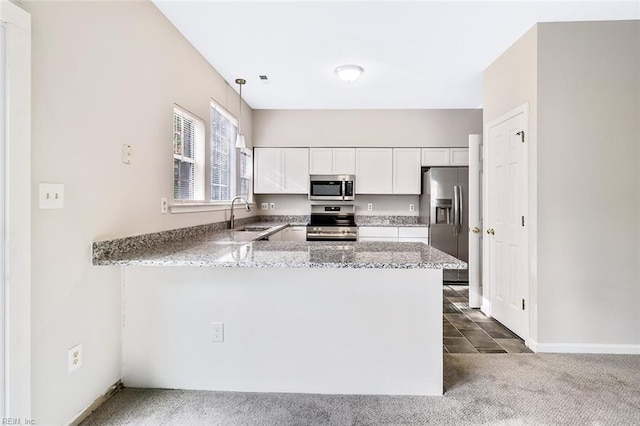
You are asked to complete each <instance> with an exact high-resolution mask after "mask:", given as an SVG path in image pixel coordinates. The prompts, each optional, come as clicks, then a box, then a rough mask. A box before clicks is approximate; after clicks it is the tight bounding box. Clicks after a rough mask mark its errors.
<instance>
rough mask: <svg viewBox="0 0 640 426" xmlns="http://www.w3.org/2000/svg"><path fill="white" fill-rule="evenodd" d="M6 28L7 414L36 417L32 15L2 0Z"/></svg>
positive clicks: (0, 16)
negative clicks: (33, 384) (33, 396)
mask: <svg viewBox="0 0 640 426" xmlns="http://www.w3.org/2000/svg"><path fill="white" fill-rule="evenodd" d="M0 20H2V21H3V23H4V25H5V28H6V32H5V46H6V49H5V68H4V69H5V76H6V86H5V88H6V91H5V97H4V102H5V106H6V108H5V111H4V119H5V123H6V127H5V129H4V138H5V144H4V164H3V169H4V187H3V192H4V197H5V203H4V223H3V225H4V227H5V235H4V250H5V252H4V265H5V274H4V282H3V286H4V288H3V291H4V299H5V300H4V306H3V308H4V309H3V310H2V311H3V314H4V317H3V322H4V324H3V325H4V341H3V342H2V345H3V351H4V352H3V353H4V364H3V365H2V366H1V368H2V369H3V374H4V383H3V394H4V395H3V397H4V400H3V411H4V412H3V413H2V416H3V417H6V418H26V419H30V418H31V15H30V14H29V13H27V12H26V11H24V10H23V9H21V8H20V7H19V6H17V5H15V4H13V3H11V2H7V1H3V2H0Z"/></svg>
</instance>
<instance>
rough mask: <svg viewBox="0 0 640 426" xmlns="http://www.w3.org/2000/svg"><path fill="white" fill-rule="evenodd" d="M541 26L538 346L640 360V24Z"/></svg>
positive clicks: (630, 22) (602, 23)
mask: <svg viewBox="0 0 640 426" xmlns="http://www.w3.org/2000/svg"><path fill="white" fill-rule="evenodd" d="M538 28H539V29H538V47H539V52H538V102H539V104H538V132H539V133H538V167H539V168H538V215H539V219H538V227H539V228H538V230H539V234H538V262H539V263H538V279H539V282H540V291H539V306H540V308H539V311H538V315H539V339H540V342H544V343H550V344H566V343H568V344H577V343H583V344H606V345H636V346H635V347H636V350H637V351H638V352H639V353H640V272H639V269H638V268H639V263H638V256H639V255H640V247H639V243H640V239H639V238H638V235H639V232H640V196H639V191H640V184H639V170H640V167H639V165H640V164H639V157H638V155H639V150H638V149H639V146H640V137H639V136H638V135H640V105H639V104H640V21H626V22H625V21H621V22H592V23H563V24H540V25H539V27H538Z"/></svg>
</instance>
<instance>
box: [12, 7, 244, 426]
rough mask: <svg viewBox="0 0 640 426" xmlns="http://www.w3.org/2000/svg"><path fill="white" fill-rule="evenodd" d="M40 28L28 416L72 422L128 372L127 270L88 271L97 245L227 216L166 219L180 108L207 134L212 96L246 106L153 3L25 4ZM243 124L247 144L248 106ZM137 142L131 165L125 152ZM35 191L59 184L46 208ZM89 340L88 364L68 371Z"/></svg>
mask: <svg viewBox="0 0 640 426" xmlns="http://www.w3.org/2000/svg"><path fill="white" fill-rule="evenodd" d="M24 7H25V9H27V10H28V11H29V12H30V13H31V15H32V24H33V54H32V64H33V75H32V86H33V92H32V93H33V94H32V104H33V110H32V116H33V121H32V136H33V137H32V175H31V177H32V185H31V190H32V198H31V199H32V204H33V206H34V207H33V209H32V215H33V217H32V247H33V250H32V260H33V268H32V273H33V292H32V294H33V297H32V308H33V310H32V311H33V316H32V341H33V348H32V353H33V363H32V369H33V380H32V385H33V394H32V395H33V396H32V398H33V411H32V415H33V418H34V419H35V420H36V421H37V423H38V424H41V425H42V424H62V423H66V422H68V421H70V420H71V419H72V418H73V417H74V416H75V415H76V414H78V413H79V412H80V411H81V410H83V409H84V407H85V406H87V405H88V404H89V403H90V402H91V401H93V400H94V398H96V397H97V396H98V395H100V394H102V393H103V392H104V391H105V390H106V389H107V387H108V386H110V385H112V384H113V383H114V382H116V381H117V380H118V379H119V378H120V377H121V355H120V354H121V352H120V351H121V327H120V321H121V316H120V314H121V303H120V300H121V291H120V285H121V272H120V270H119V268H110V267H94V266H91V256H90V246H91V242H92V241H95V240H101V239H108V238H114V237H122V236H129V235H133V234H142V233H147V232H155V231H161V230H165V229H171V228H178V227H184V226H190V225H197V224H203V223H209V222H214V221H219V220H223V219H224V218H225V212H209V213H193V214H179V215H160V212H159V209H160V198H161V197H168V198H171V196H172V187H173V170H172V145H171V134H172V108H173V104H174V103H177V104H179V105H181V106H182V107H184V108H186V109H187V110H189V111H191V112H192V113H194V114H196V115H198V116H200V117H202V118H203V119H204V120H205V122H206V123H207V126H206V127H207V137H208V128H209V101H210V98H213V99H215V100H216V101H218V102H219V103H221V104H222V106H224V107H226V108H228V109H229V110H230V111H231V112H232V113H235V112H236V111H237V108H238V98H237V94H236V93H235V91H234V89H233V88H232V87H230V86H228V85H227V84H226V83H225V82H224V80H223V79H222V78H221V77H220V75H219V74H218V73H217V72H216V71H215V70H214V69H213V68H212V67H211V66H210V65H209V64H208V63H207V62H206V61H205V60H204V59H203V58H202V57H201V56H200V55H199V54H198V53H197V52H196V51H195V50H194V49H193V47H192V46H191V45H190V44H189V43H188V42H187V41H186V40H185V39H184V38H183V37H182V36H181V35H180V33H179V32H178V31H177V30H176V29H175V28H174V27H173V26H172V25H171V24H170V23H169V22H168V21H167V20H166V18H165V17H164V16H163V15H162V13H160V11H158V10H157V8H156V7H155V6H154V5H153V4H152V3H151V2H146V1H144V2H25V5H24ZM244 111H246V114H247V115H246V116H245V117H244V120H243V128H244V130H245V133H246V135H247V142H248V143H251V142H250V141H251V122H250V120H251V110H250V109H249V108H243V112H244ZM124 143H127V144H131V145H132V146H133V164H132V165H125V164H123V163H122V162H121V147H122V144H124ZM40 182H58V183H63V184H64V185H65V207H64V209H63V210H38V209H37V204H38V203H37V186H38V183H40ZM78 343H82V345H83V358H84V359H83V366H82V367H81V368H80V369H79V370H77V371H75V372H74V373H72V374H71V375H69V374H67V351H68V349H69V348H71V347H72V346H74V345H76V344H78Z"/></svg>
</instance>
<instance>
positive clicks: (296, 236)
mask: <svg viewBox="0 0 640 426" xmlns="http://www.w3.org/2000/svg"><path fill="white" fill-rule="evenodd" d="M280 232H281V233H282V241H307V227H306V226H287V227H286V228H284V229H283V230H282V231H280Z"/></svg>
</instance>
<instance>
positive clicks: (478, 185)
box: [467, 134, 484, 308]
mask: <svg viewBox="0 0 640 426" xmlns="http://www.w3.org/2000/svg"><path fill="white" fill-rule="evenodd" d="M481 149H482V135H477V134H473V135H469V189H468V192H469V204H468V206H469V227H468V228H469V229H468V230H467V232H468V233H469V262H468V264H469V307H470V308H480V307H481V306H482V287H483V281H482V266H483V265H482V241H483V240H484V239H483V238H482V228H483V226H482V211H481V208H482V185H484V183H483V179H482V170H483V168H482V166H483V164H482V158H483V155H482V151H481ZM475 228H478V229H479V230H480V232H474V229H475Z"/></svg>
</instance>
